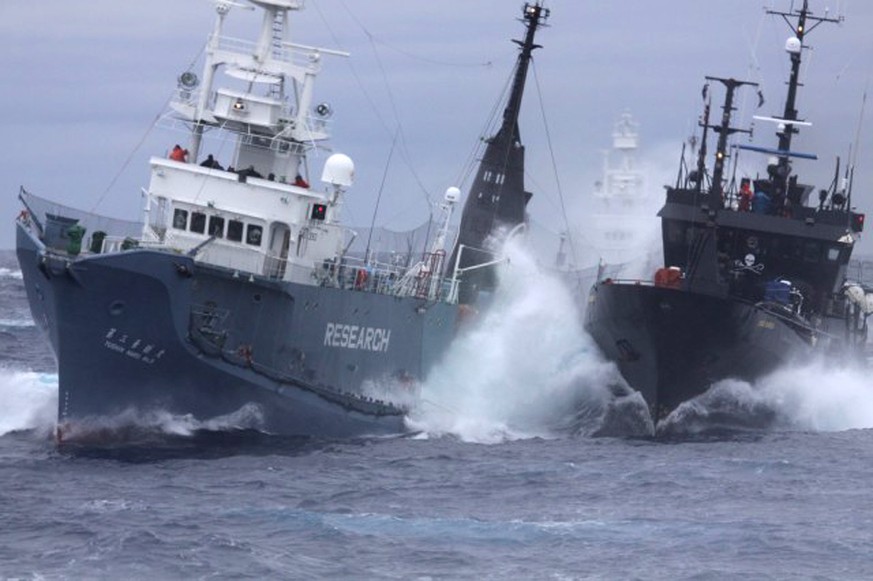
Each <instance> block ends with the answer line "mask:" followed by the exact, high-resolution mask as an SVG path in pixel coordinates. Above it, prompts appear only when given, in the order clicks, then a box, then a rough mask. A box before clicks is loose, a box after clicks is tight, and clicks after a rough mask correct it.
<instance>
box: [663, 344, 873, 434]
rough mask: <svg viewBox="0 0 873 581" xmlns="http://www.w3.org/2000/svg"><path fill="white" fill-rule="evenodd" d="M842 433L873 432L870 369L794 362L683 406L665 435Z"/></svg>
mask: <svg viewBox="0 0 873 581" xmlns="http://www.w3.org/2000/svg"><path fill="white" fill-rule="evenodd" d="M713 428H715V429H720V428H724V429H734V430H745V429H750V430H773V429H776V430H803V431H815V432H838V431H845V430H853V429H869V428H873V386H871V384H870V381H869V371H868V370H865V369H861V368H859V367H857V366H855V365H850V364H846V363H845V362H842V361H830V360H827V359H825V358H816V359H813V360H810V361H806V362H794V363H793V364H791V365H787V366H785V367H783V368H781V369H779V370H777V371H775V372H773V373H772V374H770V375H768V376H766V377H764V378H761V379H760V380H758V381H756V382H754V383H749V382H746V381H740V380H734V379H729V380H724V381H720V382H718V383H716V384H714V385H713V386H712V387H711V388H710V389H709V390H708V391H707V392H706V393H705V394H703V395H701V396H699V397H697V398H695V399H693V400H691V401H688V402H685V403H684V404H682V405H681V406H679V407H678V408H677V409H676V410H675V411H674V412H673V413H672V414H671V415H670V416H669V417H668V418H666V419H665V420H664V421H663V422H662V424H661V425H659V426H658V431H659V433H668V434H669V433H686V434H687V433H695V432H702V431H707V430H711V429H713Z"/></svg>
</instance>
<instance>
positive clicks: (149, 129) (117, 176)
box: [91, 45, 206, 214]
mask: <svg viewBox="0 0 873 581" xmlns="http://www.w3.org/2000/svg"><path fill="white" fill-rule="evenodd" d="M205 50H206V46H205V45H204V46H201V47H200V51H198V53H197V56H195V57H194V58H193V59H192V60H191V62H190V63H189V64H188V68H186V69H185V70H190V69H192V68H193V67H194V65H195V64H197V61H198V60H200V57H201V56H202V55H203V52H204V51H205ZM172 100H173V93H170V96H169V97H167V99H166V100H165V101H164V104H163V105H161V109H160V111H158V113H157V115H155V118H154V119H153V120H152V122H151V123H149V126H148V127H147V128H146V130H145V133H143V136H142V137H141V138H140V140H139V141H138V142H137V144H136V145H135V146H134V148H133V150H131V152H130V153H129V154H128V156H127V159H125V160H124V163H122V164H121V167H120V168H119V170H118V171H117V172H116V173H115V175H114V176H113V177H112V179H111V180H110V181H109V185H107V186H106V189H105V190H103V193H101V194H100V197H99V198H97V201H96V202H95V203H94V205H93V206H92V207H91V213H92V214H93V213H94V212H96V211H97V208H98V207H99V206H100V204H102V203H103V200H104V199H105V198H106V196H107V195H108V194H109V192H110V191H111V190H112V188H113V187H115V184H116V183H117V182H118V180H119V179H120V178H121V176H122V174H123V173H124V172H125V171H127V168H128V166H129V165H130V162H131V161H133V157H134V156H135V155H136V154H137V153H138V152H139V150H140V148H141V147H142V146H143V144H144V143H145V142H146V140H147V139H148V138H149V135H151V133H152V131H154V129H155V126H156V125H157V124H158V121H160V119H161V116H163V114H164V111H166V110H167V107H169V106H170V101H172Z"/></svg>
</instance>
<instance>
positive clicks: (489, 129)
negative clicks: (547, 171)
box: [455, 66, 515, 187]
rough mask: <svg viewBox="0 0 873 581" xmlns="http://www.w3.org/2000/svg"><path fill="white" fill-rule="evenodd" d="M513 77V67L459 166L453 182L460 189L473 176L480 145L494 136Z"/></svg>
mask: <svg viewBox="0 0 873 581" xmlns="http://www.w3.org/2000/svg"><path fill="white" fill-rule="evenodd" d="M514 76H515V66H513V68H512V70H511V72H510V74H509V76H508V77H507V78H506V84H505V85H503V89H502V90H501V92H500V95H499V96H498V97H497V100H496V101H494V105H493V106H492V108H491V111H490V112H489V113H488V116H487V117H486V119H485V124H484V125H483V126H482V129H481V131H479V134H478V135H479V138H478V139H476V141H475V142H474V143H473V147H472V148H471V149H470V152H469V153H468V154H467V157H466V158H465V159H464V163H463V165H462V166H461V170H460V172H459V173H458V176H457V178H456V180H455V183H456V184H457V186H458V187H462V186H463V184H465V183H466V182H467V180H469V179H470V176H471V175H472V174H473V171H474V170H475V169H476V166H477V164H476V157H477V155H478V153H479V151H481V149H482V144H483V143H485V141H486V140H487V139H490V137H491V136H492V135H493V134H494V130H493V128H494V127H496V126H497V115H498V113H499V112H500V106H501V105H502V104H503V103H504V102H506V100H507V94H508V93H509V87H510V86H511V85H512V79H513V77H514Z"/></svg>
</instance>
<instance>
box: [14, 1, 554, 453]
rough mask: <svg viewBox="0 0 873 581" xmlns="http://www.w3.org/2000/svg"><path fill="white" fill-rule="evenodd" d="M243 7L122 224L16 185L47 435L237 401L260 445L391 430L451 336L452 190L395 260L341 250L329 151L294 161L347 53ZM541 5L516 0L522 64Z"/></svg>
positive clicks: (342, 173)
mask: <svg viewBox="0 0 873 581" xmlns="http://www.w3.org/2000/svg"><path fill="white" fill-rule="evenodd" d="M249 3H250V4H251V5H253V6H254V7H255V8H257V9H259V10H261V11H262V12H263V15H264V18H263V26H262V29H261V31H260V34H259V36H258V40H257V41H256V42H251V43H250V42H246V41H242V40H238V39H234V38H229V37H226V36H224V35H223V33H222V29H223V26H224V22H225V19H226V17H227V16H228V13H229V12H230V10H231V7H232V6H233V5H234V4H232V3H225V2H218V3H216V9H217V16H216V24H215V30H214V32H213V34H212V35H211V36H210V37H209V41H208V43H207V45H206V51H205V54H206V59H205V60H206V62H205V65H204V67H203V70H202V73H201V75H200V76H198V75H197V74H196V73H194V72H193V71H186V72H184V73H183V74H182V75H180V76H179V78H178V88H177V91H176V94H175V98H174V99H173V101H172V103H171V108H172V112H171V113H172V114H171V115H170V116H168V119H171V120H172V122H173V123H175V124H177V125H178V124H180V125H183V126H184V127H186V128H187V129H188V131H189V132H190V141H189V142H188V143H187V144H186V147H182V146H176V147H175V148H173V151H171V152H170V153H169V156H168V157H153V158H152V159H151V161H150V166H151V180H150V183H149V185H148V187H147V188H146V189H144V190H143V195H144V201H145V202H144V219H143V221H142V222H141V223H136V222H130V223H124V222H120V221H117V220H110V219H107V218H103V217H99V216H95V215H92V214H88V213H85V212H81V211H77V210H75V209H72V208H69V207H66V206H61V205H59V204H56V203H53V202H49V201H48V200H45V199H43V198H40V197H37V196H34V195H32V194H30V193H28V192H26V191H24V190H23V189H22V192H21V195H20V198H21V200H22V202H23V203H24V206H25V210H24V211H22V213H21V215H20V216H19V218H18V220H17V254H18V260H19V263H20V265H21V269H22V273H23V277H24V283H25V287H26V291H27V296H28V300H29V302H30V307H31V311H32V314H33V318H34V320H35V321H36V323H37V325H38V326H39V327H40V328H41V329H42V330H44V332H45V334H46V335H47V337H48V339H49V342H50V343H51V347H52V348H53V350H54V353H55V356H56V358H57V362H58V375H59V398H58V437H59V439H61V440H64V439H74V438H75V437H76V436H77V435H78V434H80V433H82V432H83V431H87V429H88V427H89V426H92V425H94V426H100V425H101V422H103V421H104V420H105V418H113V417H119V416H124V415H125V414H133V415H134V416H136V415H137V414H144V413H148V412H151V411H156V410H159V411H161V412H167V413H170V414H179V415H186V416H190V417H193V418H195V419H197V420H208V419H212V418H217V417H227V416H232V415H233V414H235V413H238V412H239V411H240V410H243V409H252V408H254V411H253V415H254V417H255V420H256V421H255V423H256V425H255V426H254V427H257V428H258V429H261V430H264V431H267V432H270V433H275V434H282V435H294V436H316V437H328V438H342V437H353V436H364V435H378V434H396V433H402V432H404V431H406V429H407V428H406V426H405V423H404V417H405V414H406V412H407V411H408V409H409V408H410V406H413V405H415V403H416V401H417V398H418V393H417V387H418V385H419V382H420V381H421V380H422V379H424V378H425V377H426V376H427V373H428V371H429V370H430V369H431V368H432V367H433V366H434V364H435V363H436V362H437V361H438V360H439V359H440V357H441V356H442V354H443V353H444V352H445V350H446V349H447V347H448V346H449V344H450V343H451V341H452V340H453V337H454V336H455V332H456V327H457V324H458V321H459V313H461V308H460V306H459V301H458V297H459V295H460V294H461V293H462V292H464V291H463V288H464V286H465V285H467V284H469V283H468V282H467V281H464V280H461V278H460V276H459V271H458V269H457V268H456V269H454V270H451V269H448V270H447V269H446V261H445V257H446V250H447V249H448V248H449V245H450V241H449V240H450V227H449V222H450V219H451V214H452V209H453V207H454V205H455V203H456V202H457V201H458V198H459V192H458V190H457V189H456V188H449V190H448V191H447V193H446V197H445V200H444V202H443V204H442V208H443V216H442V218H441V221H440V223H439V224H438V227H437V234H436V235H435V236H434V240H433V242H432V243H431V244H430V246H429V247H428V249H427V251H426V252H424V253H423V254H422V256H421V257H420V260H418V261H417V262H415V263H414V264H412V265H404V266H398V265H396V264H389V263H379V262H377V261H375V260H373V259H370V257H366V258H365V259H361V258H355V257H354V256H352V255H351V254H350V253H349V252H347V249H348V248H349V245H350V243H349V240H350V238H351V237H352V235H351V234H350V231H349V229H348V228H347V227H345V226H344V225H343V224H341V223H340V221H339V218H340V209H341V207H342V203H343V198H344V195H345V193H346V191H347V190H348V188H350V187H351V186H352V183H353V178H354V164H353V162H352V160H351V159H350V158H348V157H347V156H345V155H343V154H339V153H337V154H333V155H331V156H330V157H329V158H327V160H326V162H325V163H324V165H323V170H322V172H321V175H320V184H319V185H316V184H315V183H314V180H313V179H312V178H314V177H315V176H313V175H311V173H310V164H311V163H312V160H311V159H310V154H311V153H312V152H314V151H315V150H316V149H317V148H321V149H323V148H324V143H325V142H326V140H327V139H328V133H327V129H328V118H329V117H330V113H331V111H330V107H329V106H328V105H327V104H324V103H318V102H316V101H315V98H314V95H315V93H314V83H315V80H316V77H317V75H318V74H319V73H320V71H321V67H322V61H323V60H325V59H328V58H331V57H343V56H348V55H346V54H344V53H341V52H339V51H332V50H327V49H317V48H313V47H309V46H305V45H300V44H295V43H292V42H289V41H288V40H287V38H288V34H287V31H288V29H289V24H290V20H291V18H292V17H293V16H294V14H295V13H296V12H297V11H298V10H300V9H302V8H303V1H302V0H249ZM541 10H542V7H541V6H540V4H539V3H537V4H528V5H525V8H524V19H523V22H524V23H525V25H526V27H527V30H528V35H527V38H526V40H525V41H524V42H523V43H521V44H522V54H525V53H527V54H529V52H530V50H532V44H533V33H534V31H535V30H536V28H537V26H538V25H539V24H540V23H541V20H540V12H541ZM219 79H221V80H222V81H223V82H224V84H218V80H219ZM521 80H522V81H523V80H524V77H523V76H522V77H521ZM521 90H522V87H520V86H516V87H514V90H513V95H512V96H511V97H510V102H511V103H513V105H512V106H511V107H509V108H508V110H509V111H510V113H509V114H510V117H508V118H507V119H506V123H508V124H510V125H513V126H514V124H515V122H516V118H517V115H518V108H517V104H518V103H520V91H521ZM215 135H220V136H227V135H230V136H231V137H232V139H233V140H235V144H236V145H235V152H234V154H233V158H232V162H231V163H232V166H233V167H223V166H222V165H221V163H220V162H219V160H217V159H215V158H214V157H213V156H212V155H207V153H208V150H207V145H208V143H209V139H210V138H211V137H213V136H215ZM222 138H225V137H219V139H222ZM515 143H518V142H517V138H516V141H515ZM313 173H314V172H313ZM310 184H312V185H310ZM513 187H515V185H514V184H513ZM505 193H506V195H507V196H509V195H511V194H513V192H511V191H509V190H508V189H507V190H506V192H505ZM518 195H522V194H518Z"/></svg>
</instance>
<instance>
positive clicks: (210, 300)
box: [17, 224, 457, 438]
mask: <svg viewBox="0 0 873 581" xmlns="http://www.w3.org/2000/svg"><path fill="white" fill-rule="evenodd" d="M17 236H18V244H17V252H18V259H19V262H20V265H21V269H22V274H23V279H24V284H25V288H26V292H27V296H28V300H29V302H30V306H31V310H32V314H33V317H34V320H35V321H36V323H37V325H38V327H40V328H41V329H42V330H43V331H44V332H45V335H46V337H47V338H48V340H49V342H50V343H51V346H52V349H53V350H54V353H55V356H56V359H57V363H58V381H59V397H58V426H59V429H60V428H66V427H68V426H72V427H73V428H75V427H76V426H79V425H89V424H91V423H93V422H95V421H96V422H98V424H99V422H100V421H101V419H102V418H107V417H110V418H111V417H117V416H122V417H130V414H134V415H141V414H148V413H151V412H155V411H159V412H166V413H170V414H174V415H176V414H180V415H185V416H190V417H192V418H194V419H196V420H200V421H206V420H210V419H214V418H217V417H223V416H228V415H231V414H234V413H235V412H238V411H239V410H241V409H243V408H248V409H251V408H252V406H254V409H255V410H256V411H257V413H256V414H255V415H256V417H257V419H256V422H255V423H256V425H255V426H254V427H257V428H259V429H262V430H264V431H266V432H270V433H276V434H282V435H294V436H315V437H325V438H344V437H354V436H366V435H379V434H395V433H402V432H404V431H406V428H405V424H404V411H405V407H404V405H406V404H410V403H411V402H413V401H414V398H415V393H414V392H415V388H416V385H417V382H418V381H419V380H420V379H421V378H423V377H424V376H425V375H426V373H427V371H428V369H430V367H432V366H433V365H434V363H435V362H436V361H437V360H438V359H439V357H440V355H441V353H442V352H443V351H444V350H445V349H446V347H447V346H448V344H449V342H450V341H451V339H452V336H453V334H454V330H455V321H456V314H457V312H456V307H455V306H453V305H449V304H445V303H436V304H434V303H431V302H426V301H424V300H420V299H414V298H410V297H406V298H398V297H393V296H388V295H378V294H375V293H367V292H360V291H354V290H343V289H338V288H325V287H318V286H311V285H301V284H294V283H287V282H276V281H268V280H262V279H259V278H255V277H248V276H247V275H242V276H240V275H239V274H238V273H234V272H230V271H227V270H225V269H218V268H213V267H208V266H204V265H201V264H198V263H195V262H194V260H193V259H191V258H190V257H187V256H183V255H178V254H174V253H168V252H162V251H152V250H130V251H127V252H120V253H116V254H106V255H90V256H87V257H80V258H72V257H69V256H65V255H64V253H60V252H54V251H50V250H47V249H46V248H45V247H44V246H43V245H42V243H41V242H40V241H39V240H38V239H37V238H35V237H34V236H33V234H32V233H31V231H30V230H29V229H28V228H25V227H24V226H22V225H20V224H19V225H18V235H17Z"/></svg>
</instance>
